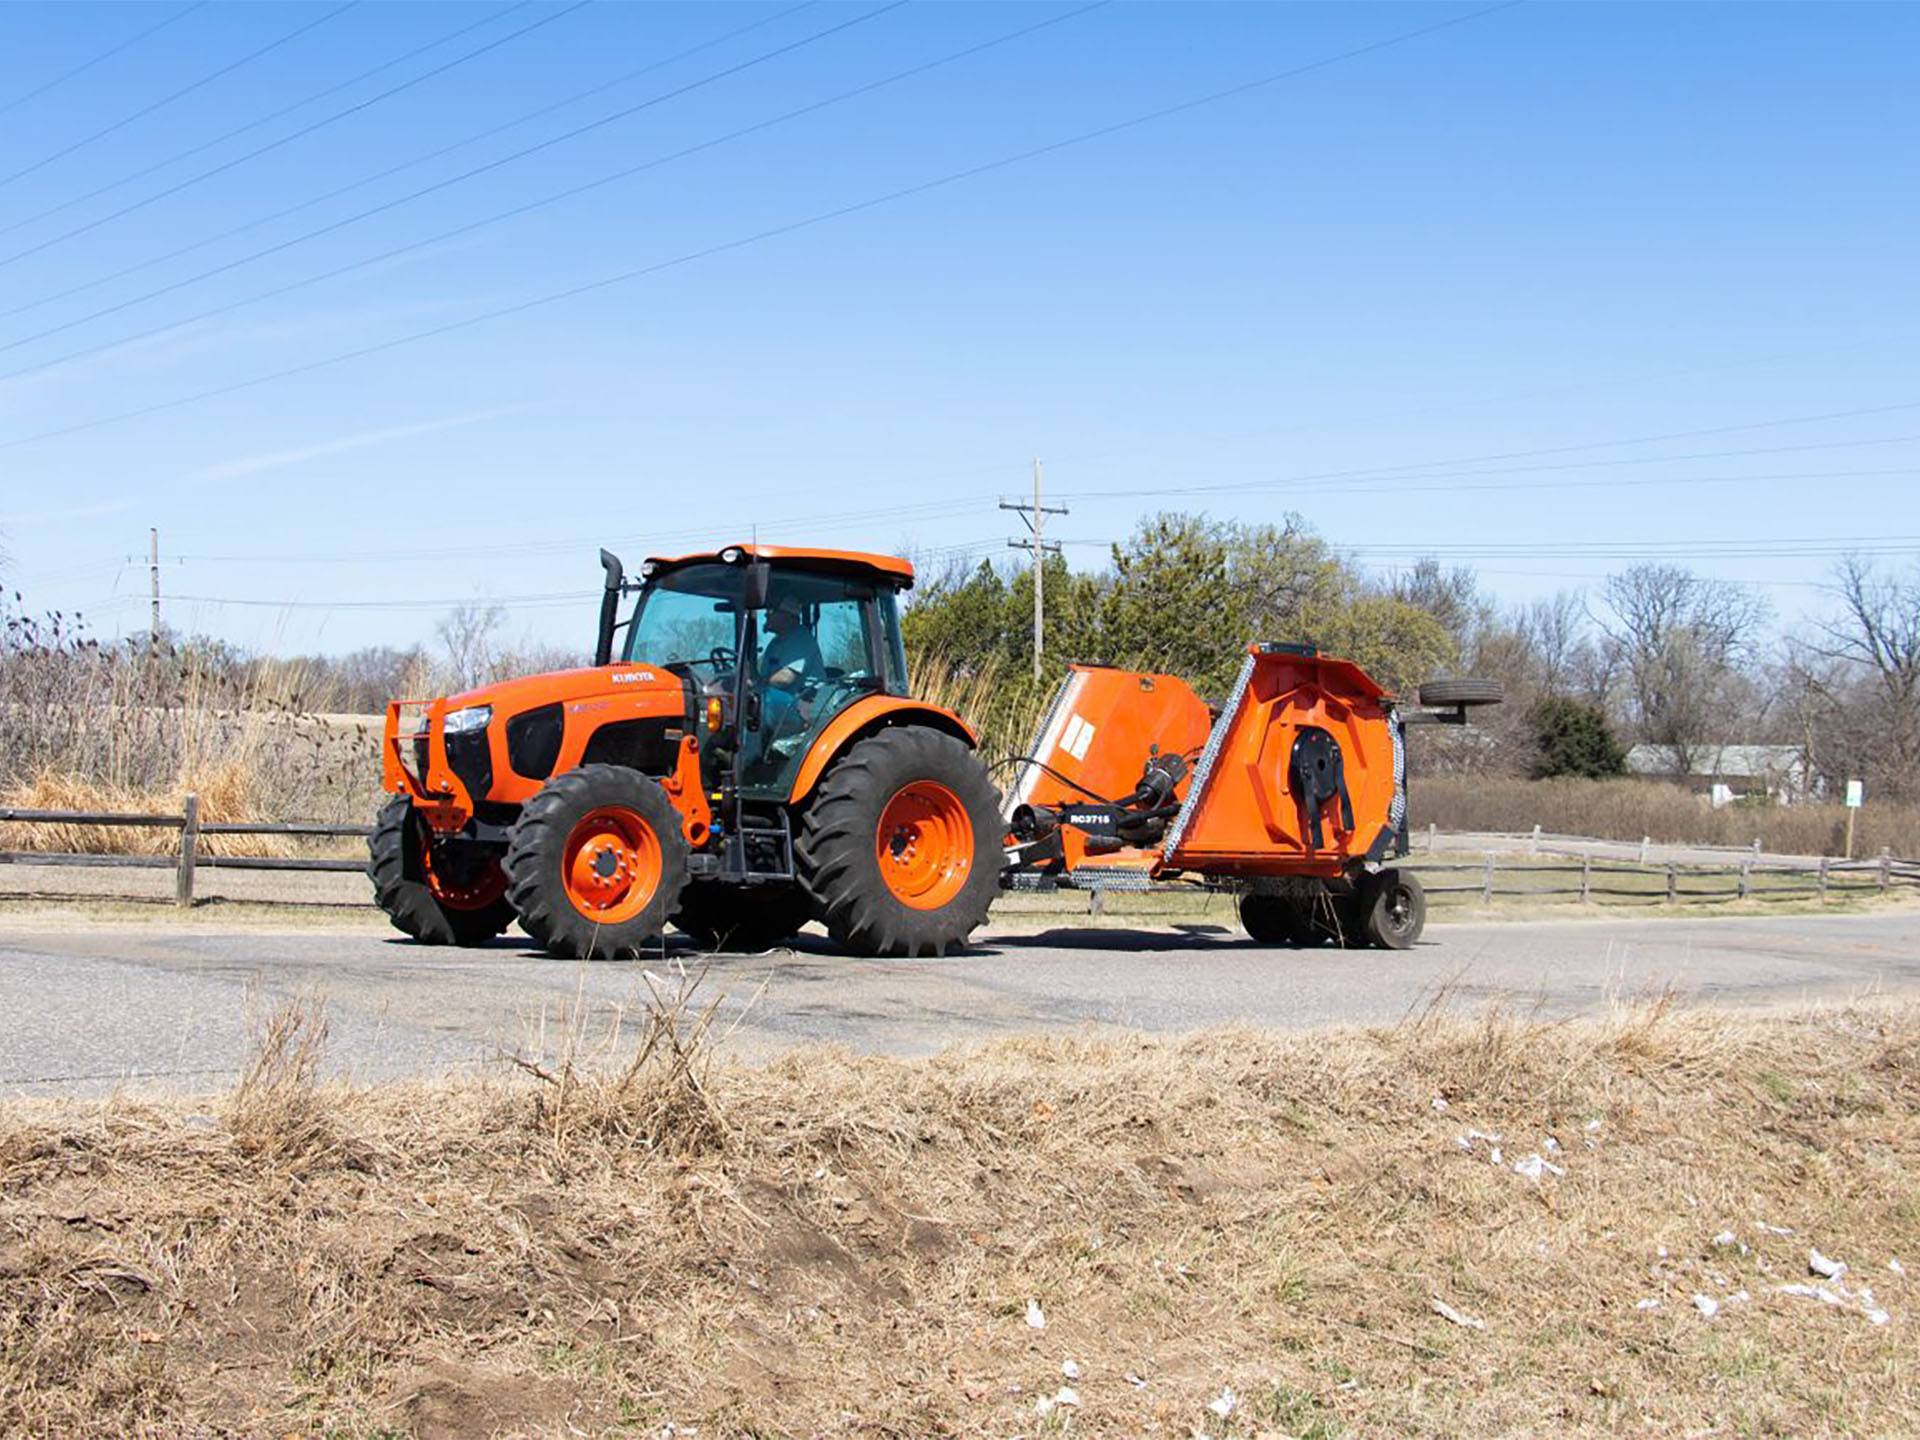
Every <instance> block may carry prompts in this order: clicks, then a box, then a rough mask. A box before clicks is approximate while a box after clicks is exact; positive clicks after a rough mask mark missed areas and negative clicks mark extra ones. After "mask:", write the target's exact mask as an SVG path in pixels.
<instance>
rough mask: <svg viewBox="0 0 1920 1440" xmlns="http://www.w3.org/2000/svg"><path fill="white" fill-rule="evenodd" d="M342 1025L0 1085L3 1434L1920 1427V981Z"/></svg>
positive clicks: (310, 1024) (1355, 1432)
mask: <svg viewBox="0 0 1920 1440" xmlns="http://www.w3.org/2000/svg"><path fill="white" fill-rule="evenodd" d="M321 1036H322V1030H321V1026H320V1024H319V1022H318V1021H317V1019H316V1017H315V1016H314V1015H313V1013H312V1012H310V1011H297V1010H296V1011H290V1012H285V1013H283V1014H282V1015H281V1016H280V1017H278V1020H277V1022H276V1023H275V1024H274V1025H273V1026H271V1027H270V1033H269V1034H268V1035H267V1036H266V1038H265V1040H264V1043H263V1045H262V1049H261V1052H260V1058H259V1060H258V1062H257V1063H256V1065H255V1067H254V1069H253V1070H252V1072H251V1073H250V1074H249V1075H248V1076H247V1077H246V1079H245V1080H244V1081H243V1082H242V1084H241V1085H240V1086H239V1087H238V1088H237V1089H236V1090H235V1091H234V1092H233V1093H231V1094H229V1095H227V1096H224V1097H221V1098H219V1099H218V1100H216V1101H212V1102H209V1103H207V1104H206V1106H205V1107H204V1109H196V1108H195V1107H189V1106H183V1105H164V1106H152V1105H144V1104H140V1103H137V1102H134V1101H131V1100H120V1101H116V1102H112V1103H109V1104H106V1105H87V1106H80V1105H71V1104H68V1105H51V1104H44V1105H36V1106H33V1107H28V1106H23V1105H16V1106H15V1107H13V1108H12V1109H10V1110H7V1111H0V1432H5V1433H9V1434H44V1435H71V1434H106V1433H115V1434H142V1433H144V1434H155V1435H181V1434H243V1435H263V1436H269V1435H270V1436H283V1435H290V1434H291V1435H330V1436H340V1437H354V1436H360V1437H373V1436H393V1435H414V1434H418V1435H426V1436H435V1435H438V1436H465V1435H476V1434H488V1433H499V1434H508V1435H523V1434H524V1435H553V1436H560V1435H644V1436H650V1437H651V1436H661V1435H669V1434H671V1435H686V1434H691V1433H694V1429H695V1428H696V1427H697V1430H698V1433H699V1434H700V1435H701V1436H703V1437H718V1436H772V1435H809V1436H816V1435H817V1436H883V1435H884V1436H915V1437H920V1436H941V1435H952V1436H959V1435H968V1436H974V1435H1001V1436H1010V1435H1026V1436H1035V1435H1044V1434H1071V1433H1082V1434H1087V1435H1101V1436H1122V1435H1124V1436H1140V1435H1164V1436H1174V1437H1180V1440H1188V1437H1191V1436H1193V1435H1196V1434H1197V1435H1204V1436H1208V1437H1223V1436H1236V1437H1249V1440H1250V1437H1257V1436H1263V1435H1265V1436H1278V1435H1290V1436H1296V1437H1318V1440H1328V1437H1335V1436H1376V1435H1377V1436H1456V1435H1476V1436H1494V1435H1539V1434H1543V1433H1548V1432H1551V1433H1556V1434H1590V1435H1603V1434H1605V1435H1612V1434H1622V1433H1632V1434H1641V1435H1671V1436H1682V1435H1703V1434H1716V1435H1717V1434H1727V1435H1733V1434H1746V1435H1762V1434H1775V1435H1815V1434H1843V1433H1846V1434H1863V1435H1864V1434H1873V1435H1892V1434H1911V1433H1914V1432H1915V1430H1916V1429H1920V1395H1917V1394H1916V1390H1915V1382H1916V1357H1920V1347H1916V1346H1915V1345H1914V1344H1913V1340H1912V1330H1913V1326H1914V1323H1915V1318H1916V1317H1915V1302H1916V1300H1920V1295H1917V1294H1916V1293H1915V1290H1914V1288H1913V1285H1912V1282H1911V1281H1910V1280H1909V1279H1908V1278H1906V1277H1905V1276H1904V1275H1903V1274H1901V1273H1898V1272H1897V1271H1896V1270H1895V1269H1893V1268H1891V1266H1892V1263H1893V1262H1894V1261H1896V1260H1899V1261H1901V1262H1903V1263H1904V1264H1905V1265H1907V1266H1913V1265H1915V1264H1920V1012H1916V1011H1914V1010H1912V1009H1905V1010H1888V1011H1880V1010H1850V1011H1843V1012H1834V1013H1825V1014H1803V1015H1796V1016H1792V1017H1783V1018H1776V1019H1764V1020H1763V1019H1739V1020H1735V1019H1730V1018H1727V1017H1725V1016H1720V1015H1714V1014H1708V1013H1698V1014H1690V1013H1677V1012H1675V1011H1673V1010H1672V1009H1670V1008H1669V1006H1668V1005H1667V1004H1665V1003H1663V1002H1655V1003H1650V1004H1642V1005H1635V1006H1626V1007H1622V1008H1621V1009H1620V1010H1618V1011H1617V1012H1616V1013H1615V1014H1613V1015H1612V1016H1611V1017H1609V1018H1607V1019H1604V1020H1597V1021H1580V1022H1569V1023H1548V1022H1544V1021H1540V1020H1537V1019H1534V1018H1530V1017H1528V1016H1526V1015H1524V1014H1517V1013H1499V1012H1494V1013H1489V1014H1486V1015H1484V1016H1482V1017H1479V1018H1451V1017H1449V1016H1447V1015H1445V1014H1443V1013H1441V1012H1440V1011H1439V1010H1438V1009H1437V1008H1436V1009H1435V1010H1433V1011H1431V1012H1429V1013H1423V1014H1419V1015H1415V1016H1412V1017H1410V1018H1409V1019H1408V1020H1407V1021H1405V1022H1404V1023H1402V1024H1400V1025H1398V1026H1395V1027H1391V1028H1387V1029H1380V1030H1366V1031H1361V1030H1349V1031H1342V1032H1334V1033H1321V1034H1309V1035H1292V1036H1280V1035H1274V1034H1268V1033H1260V1032H1252V1031H1236V1032H1214V1033H1207V1034H1200V1035H1195V1036H1192V1037H1188V1038H1181V1039H1154V1038H1147V1037H1122V1038H1102V1039H1099V1040H1092V1039H1087V1038H1064V1037H1062V1038H1052V1039H1026V1040H1017V1041H1007V1042H1002V1043H998V1044H993V1045H989V1046H986V1047H983V1048H979V1049H971V1050H961V1051H955V1052H953V1053H949V1054H946V1055H942V1056H940V1057H938V1058H935V1059H932V1060H926V1061H898V1060H890V1059H880V1058H855V1057H852V1056H850V1055H847V1054H845V1053H842V1052H838V1051H821V1050H812V1051H805V1052H800V1053H796V1054H794V1055H791V1056H789V1057H787V1058H785V1059H783V1060H781V1061H779V1062H777V1063H775V1064H772V1065H770V1066H768V1067H766V1068H764V1069H745V1068H732V1067H727V1066H722V1065H717V1064H715V1063H713V1062H712V1061H711V1060H710V1059H709V1057H708V1052H707V1049H706V1047H705V1044H704V1035H703V1032H702V1028H701V1023H700V1020H699V1017H698V1016H693V1015H690V1014H689V1013H688V1010H687V1009H686V1008H685V1007H684V1006H681V1005H676V1004H673V1003H668V1004H666V1005H663V1006H660V1007H658V1008H656V1009H655V1010H653V1011H652V1012H651V1013H649V1014H648V1015H647V1016H645V1017H643V1018H642V1022H641V1024H640V1025H639V1026H638V1028H637V1033H630V1034H629V1035H628V1036H627V1037H626V1039H625V1040H624V1041H623V1042H622V1043H621V1045H620V1047H619V1049H618V1053H600V1054H597V1055H595V1056H592V1057H588V1056H586V1055H584V1054H575V1055H574V1056H573V1057H571V1058H563V1059H562V1060H560V1061H558V1062H555V1063H552V1064H549V1065H547V1066H545V1067H542V1068H539V1069H538V1070H537V1071H535V1070H525V1071H515V1072H507V1073H505V1074H503V1076H502V1077H500V1078H497V1079H495V1080H492V1081H489V1082H472V1083H468V1084H464V1085H461V1086H458V1087H454V1088H446V1087H438V1088H424V1087H406V1088H387V1089H372V1090H359V1091H343V1090H342V1091H336V1090H329V1089H324V1088H316V1087H315V1084H314V1080H313V1075H314V1073H315V1065H316V1062H317V1059H318V1055H319V1046H320V1043H321ZM1492 1136H1498V1137H1499V1138H1498V1139H1497V1140H1496V1139H1492V1138H1488V1137H1492ZM1496 1145H1497V1146H1499V1147H1500V1150H1499V1152H1498V1155H1497V1159H1496V1155H1495V1151H1494V1147H1495V1146H1496ZM1536 1155H1537V1156H1538V1157H1539V1158H1540V1161H1541V1162H1542V1163H1541V1164H1540V1165H1538V1166H1537V1167H1536V1166H1535V1164H1534V1163H1533V1162H1534V1157H1535V1156H1536ZM1516 1165H1517V1166H1519V1167H1520V1168H1519V1169H1516ZM1550 1167H1551V1168H1550ZM1527 1172H1536V1173H1534V1174H1529V1173H1527ZM1815 1249H1817V1250H1818V1251H1819V1252H1820V1253H1821V1254H1822V1255H1823V1256H1828V1257H1833V1258H1834V1259H1836V1260H1838V1261H1843V1262H1845V1263H1846V1264H1847V1265H1848V1266H1849V1267H1850V1269H1849V1270H1848V1272H1847V1273H1846V1274H1845V1275H1844V1276H1842V1277H1841V1279H1840V1280H1839V1281H1838V1282H1834V1281H1827V1280H1822V1279H1820V1278H1819V1277H1818V1276H1813V1275H1810V1274H1809V1268H1808V1264H1809V1253H1810V1251H1811V1250H1815ZM1793 1286H1810V1287H1822V1288H1824V1290H1825V1294H1826V1297H1828V1298H1827V1299H1824V1300H1823V1298H1821V1295H1820V1293H1819V1289H1818V1288H1816V1289H1814V1290H1813V1291H1811V1292H1810V1293H1806V1294H1802V1293H1794V1292H1793V1291H1792V1290H1790V1289H1789V1288H1788V1287H1793ZM1696 1297H1700V1298H1696ZM1829 1302H1830V1303H1829ZM1442 1307H1446V1308H1445V1309H1444V1310H1443V1308H1442ZM1708 1311H1712V1313H1711V1314H1709V1313H1706V1312H1708ZM1882 1313H1884V1315H1885V1317H1886V1318H1885V1320H1884V1323H1880V1321H1879V1319H1878V1317H1879V1316H1880V1315H1881V1314H1882ZM1029 1317H1032V1320H1033V1321H1037V1320H1041V1319H1044V1328H1038V1327H1036V1326H1035V1325H1034V1324H1033V1323H1032V1321H1030V1318H1029ZM1455 1317H1457V1318H1455ZM1063 1387H1065V1390H1066V1391H1070V1392H1071V1393H1070V1394H1068V1393H1063ZM1073 1402H1077V1403H1073Z"/></svg>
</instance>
